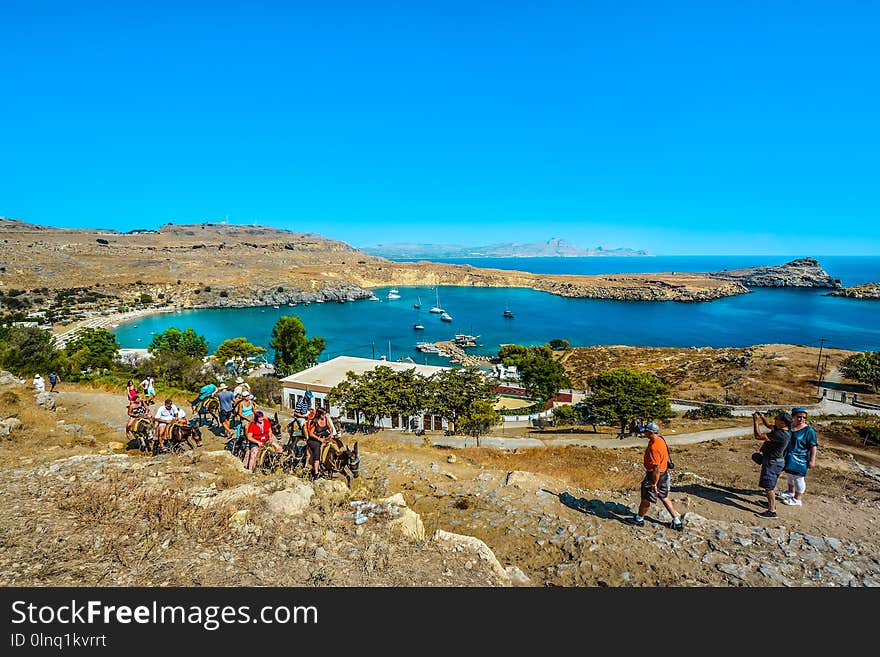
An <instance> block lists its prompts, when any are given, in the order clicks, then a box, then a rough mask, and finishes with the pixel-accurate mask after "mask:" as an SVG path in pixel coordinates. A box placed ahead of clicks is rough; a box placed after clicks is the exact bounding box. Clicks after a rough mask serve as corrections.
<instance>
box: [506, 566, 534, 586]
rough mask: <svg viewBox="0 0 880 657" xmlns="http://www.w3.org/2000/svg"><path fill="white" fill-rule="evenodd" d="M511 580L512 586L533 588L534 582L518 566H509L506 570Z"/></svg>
mask: <svg viewBox="0 0 880 657" xmlns="http://www.w3.org/2000/svg"><path fill="white" fill-rule="evenodd" d="M504 571H505V572H506V573H507V577H508V579H509V580H510V584H511V586H531V585H532V580H531V579H530V578H529V576H528V575H526V574H525V573H524V572H523V571H521V570H520V569H519V568H517V567H516V566H508V567H507V568H505V569H504Z"/></svg>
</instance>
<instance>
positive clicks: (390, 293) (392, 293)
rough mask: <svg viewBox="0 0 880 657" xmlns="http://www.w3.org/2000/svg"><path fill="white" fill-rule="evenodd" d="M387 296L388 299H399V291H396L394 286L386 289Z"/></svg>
mask: <svg viewBox="0 0 880 657" xmlns="http://www.w3.org/2000/svg"><path fill="white" fill-rule="evenodd" d="M388 298H389V299H399V298H400V292H398V291H397V289H396V288H391V289H390V290H388Z"/></svg>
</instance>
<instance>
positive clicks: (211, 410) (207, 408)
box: [196, 397, 220, 427]
mask: <svg viewBox="0 0 880 657" xmlns="http://www.w3.org/2000/svg"><path fill="white" fill-rule="evenodd" d="M196 413H197V415H198V416H199V417H200V418H201V416H202V415H210V416H211V421H210V422H209V423H208V424H209V426H214V425H216V426H218V427H219V426H220V400H219V399H217V398H216V397H208V398H207V399H205V400H204V401H203V402H202V403H201V404H199V406H198V408H197V410H196Z"/></svg>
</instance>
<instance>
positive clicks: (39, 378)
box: [20, 370, 61, 392]
mask: <svg viewBox="0 0 880 657" xmlns="http://www.w3.org/2000/svg"><path fill="white" fill-rule="evenodd" d="M20 383H23V381H20ZM59 383H61V377H60V376H59V375H58V372H56V371H55V370H52V371H51V372H50V373H49V392H58V389H57V388H58V384H59ZM31 385H33V386H34V389H35V390H36V391H37V392H46V379H44V378H43V375H42V374H40V373H39V372H37V373H36V374H34V380H33V381H31Z"/></svg>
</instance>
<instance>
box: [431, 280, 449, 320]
mask: <svg viewBox="0 0 880 657" xmlns="http://www.w3.org/2000/svg"><path fill="white" fill-rule="evenodd" d="M434 291H435V292H436V293H437V305H436V306H434V307H433V308H431V310H429V311H428V312H432V313H434V314H436V315H441V314H443V313H445V312H446V311H445V310H443V308H441V307H440V290H438V289H437V288H436V287H435V288H434Z"/></svg>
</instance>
